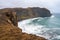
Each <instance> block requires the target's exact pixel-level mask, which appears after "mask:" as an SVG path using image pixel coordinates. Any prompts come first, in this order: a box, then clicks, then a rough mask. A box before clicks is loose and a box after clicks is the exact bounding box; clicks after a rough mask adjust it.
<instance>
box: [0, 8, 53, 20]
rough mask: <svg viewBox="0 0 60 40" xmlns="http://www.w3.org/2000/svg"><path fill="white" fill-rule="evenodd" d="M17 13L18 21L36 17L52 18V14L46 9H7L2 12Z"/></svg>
mask: <svg viewBox="0 0 60 40" xmlns="http://www.w3.org/2000/svg"><path fill="white" fill-rule="evenodd" d="M10 10H11V11H15V12H16V13H17V17H18V21H21V20H25V19H29V18H35V17H50V16H51V15H52V14H51V13H50V11H49V10H48V9H46V8H39V7H32V8H30V7H29V8H5V9H1V10H0V12H5V11H10Z"/></svg>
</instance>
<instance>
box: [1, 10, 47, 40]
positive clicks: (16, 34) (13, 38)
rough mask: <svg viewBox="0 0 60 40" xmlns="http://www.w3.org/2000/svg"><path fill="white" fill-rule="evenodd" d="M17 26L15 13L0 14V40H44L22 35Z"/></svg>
mask: <svg viewBox="0 0 60 40" xmlns="http://www.w3.org/2000/svg"><path fill="white" fill-rule="evenodd" d="M17 24H18V23H17V16H16V12H14V11H6V10H5V11H4V12H0V40H46V39H45V38H43V37H39V36H36V35H32V34H27V33H22V30H21V29H19V28H18V27H17V26H18V25H17Z"/></svg>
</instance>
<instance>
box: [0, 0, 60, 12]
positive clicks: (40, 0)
mask: <svg viewBox="0 0 60 40" xmlns="http://www.w3.org/2000/svg"><path fill="white" fill-rule="evenodd" d="M14 7H23V8H26V7H41V8H47V9H49V10H50V11H51V13H60V0H0V9H1V8H14Z"/></svg>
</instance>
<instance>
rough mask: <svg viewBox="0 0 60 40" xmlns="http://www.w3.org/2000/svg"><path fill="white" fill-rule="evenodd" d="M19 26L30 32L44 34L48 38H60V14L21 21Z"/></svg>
mask: <svg viewBox="0 0 60 40" xmlns="http://www.w3.org/2000/svg"><path fill="white" fill-rule="evenodd" d="M18 26H19V27H20V28H21V29H22V30H23V32H26V33H28V34H35V35H37V36H42V37H45V38H46V39H48V40H60V14H57V13H56V14H53V15H52V16H51V17H45V18H41V17H37V18H31V19H27V20H24V21H21V22H19V23H18Z"/></svg>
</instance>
